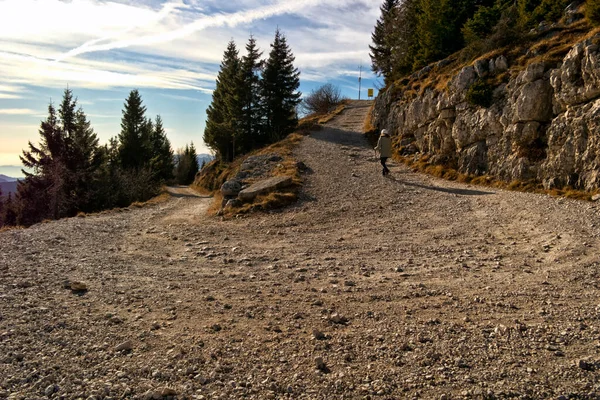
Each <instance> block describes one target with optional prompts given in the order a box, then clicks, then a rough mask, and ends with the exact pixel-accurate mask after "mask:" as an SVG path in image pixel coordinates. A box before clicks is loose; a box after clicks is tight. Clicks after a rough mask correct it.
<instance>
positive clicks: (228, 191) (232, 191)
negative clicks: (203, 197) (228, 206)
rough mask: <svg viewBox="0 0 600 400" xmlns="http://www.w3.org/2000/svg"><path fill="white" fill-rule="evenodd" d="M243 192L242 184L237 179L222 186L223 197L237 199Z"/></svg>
mask: <svg viewBox="0 0 600 400" xmlns="http://www.w3.org/2000/svg"><path fill="white" fill-rule="evenodd" d="M241 190H242V184H241V183H240V181H238V180H235V179H232V180H229V181H227V182H225V183H224V184H223V185H222V186H221V194H222V195H223V197H232V196H233V197H235V196H237V195H238V193H239V192H240V191H241Z"/></svg>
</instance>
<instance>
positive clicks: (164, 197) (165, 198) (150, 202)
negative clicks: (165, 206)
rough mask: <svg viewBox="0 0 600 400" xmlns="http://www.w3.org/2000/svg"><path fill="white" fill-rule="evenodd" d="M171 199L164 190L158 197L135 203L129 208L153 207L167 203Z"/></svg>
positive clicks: (164, 189) (163, 189)
mask: <svg viewBox="0 0 600 400" xmlns="http://www.w3.org/2000/svg"><path fill="white" fill-rule="evenodd" d="M170 198H171V195H170V194H169V192H167V190H166V188H162V189H161V193H160V194H159V195H158V196H154V197H153V198H151V199H150V200H147V201H136V202H133V203H131V204H130V205H129V208H143V207H147V206H153V205H156V204H162V203H165V202H166V201H168V200H169V199H170Z"/></svg>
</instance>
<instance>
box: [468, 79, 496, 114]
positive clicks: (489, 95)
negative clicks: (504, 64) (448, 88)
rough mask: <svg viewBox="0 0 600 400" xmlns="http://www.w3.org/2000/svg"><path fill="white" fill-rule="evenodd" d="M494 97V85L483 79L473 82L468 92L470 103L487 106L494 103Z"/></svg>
mask: <svg viewBox="0 0 600 400" xmlns="http://www.w3.org/2000/svg"><path fill="white" fill-rule="evenodd" d="M493 97H494V87H493V86H492V85H490V84H489V83H488V82H486V81H483V80H481V79H480V80H478V81H476V82H475V83H473V84H472V85H471V87H470V88H469V89H468V90H467V94H466V100H467V101H468V102H469V104H472V105H474V106H480V107H485V108H487V107H489V106H491V105H492V102H493Z"/></svg>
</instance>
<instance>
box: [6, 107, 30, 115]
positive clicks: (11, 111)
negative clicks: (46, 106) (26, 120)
mask: <svg viewBox="0 0 600 400" xmlns="http://www.w3.org/2000/svg"><path fill="white" fill-rule="evenodd" d="M0 114H1V115H33V116H35V115H38V114H39V113H38V112H36V111H33V110H30V109H29V108H0Z"/></svg>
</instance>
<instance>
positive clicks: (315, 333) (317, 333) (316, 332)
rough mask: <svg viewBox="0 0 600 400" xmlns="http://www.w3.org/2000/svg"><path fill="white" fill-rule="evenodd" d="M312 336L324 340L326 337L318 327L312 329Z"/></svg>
mask: <svg viewBox="0 0 600 400" xmlns="http://www.w3.org/2000/svg"><path fill="white" fill-rule="evenodd" d="M312 334H313V337H314V338H315V339H317V340H325V339H327V337H326V336H325V334H324V333H323V332H321V331H320V330H318V329H313V331H312Z"/></svg>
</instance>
